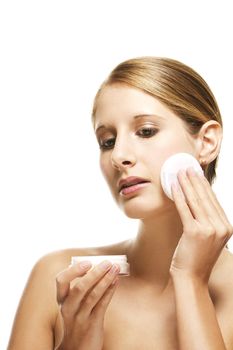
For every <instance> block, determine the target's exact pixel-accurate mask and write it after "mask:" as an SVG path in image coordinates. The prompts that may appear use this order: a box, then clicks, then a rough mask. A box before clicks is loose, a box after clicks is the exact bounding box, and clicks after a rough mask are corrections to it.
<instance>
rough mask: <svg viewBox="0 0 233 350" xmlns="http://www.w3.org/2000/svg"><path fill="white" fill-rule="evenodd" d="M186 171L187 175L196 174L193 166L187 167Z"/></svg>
mask: <svg viewBox="0 0 233 350" xmlns="http://www.w3.org/2000/svg"><path fill="white" fill-rule="evenodd" d="M187 173H188V174H189V175H192V176H196V175H197V172H196V171H195V170H194V168H193V167H190V168H188V169H187Z"/></svg>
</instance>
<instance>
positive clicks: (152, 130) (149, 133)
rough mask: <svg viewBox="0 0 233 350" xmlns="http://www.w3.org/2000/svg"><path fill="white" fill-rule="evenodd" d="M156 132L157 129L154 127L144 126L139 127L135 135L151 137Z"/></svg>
mask: <svg viewBox="0 0 233 350" xmlns="http://www.w3.org/2000/svg"><path fill="white" fill-rule="evenodd" d="M157 132H158V130H157V129H155V128H148V127H146V128H145V127H144V128H141V129H139V130H138V131H137V135H139V136H141V137H152V136H154V135H155V134H156V133H157Z"/></svg>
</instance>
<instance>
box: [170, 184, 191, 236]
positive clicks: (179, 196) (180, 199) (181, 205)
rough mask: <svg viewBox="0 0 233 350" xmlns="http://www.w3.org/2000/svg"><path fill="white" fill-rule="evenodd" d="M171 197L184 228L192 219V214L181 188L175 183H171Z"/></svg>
mask: <svg viewBox="0 0 233 350" xmlns="http://www.w3.org/2000/svg"><path fill="white" fill-rule="evenodd" d="M171 188H172V197H173V199H174V203H175V206H176V209H177V211H178V214H179V216H180V219H181V222H182V224H183V227H184V229H185V228H187V227H189V226H190V222H192V221H193V215H192V214H191V212H190V209H189V206H188V204H187V203H186V201H185V197H184V195H183V192H182V190H181V188H180V187H179V186H178V184H177V183H173V184H172V187H171Z"/></svg>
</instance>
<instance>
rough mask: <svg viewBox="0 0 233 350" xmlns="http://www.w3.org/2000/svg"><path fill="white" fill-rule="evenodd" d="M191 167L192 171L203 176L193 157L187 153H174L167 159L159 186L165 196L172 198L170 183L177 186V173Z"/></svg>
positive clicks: (162, 169)
mask: <svg viewBox="0 0 233 350" xmlns="http://www.w3.org/2000/svg"><path fill="white" fill-rule="evenodd" d="M189 167H193V168H194V170H196V171H197V172H199V173H201V174H203V170H202V168H201V166H200V164H199V162H198V161H197V159H196V158H195V157H193V156H192V155H191V154H189V153H176V154H174V155H172V156H171V157H169V158H168V159H167V160H166V161H165V162H164V164H163V166H162V168H161V173H160V180H161V185H162V188H163V190H164V192H165V193H166V195H167V196H168V197H169V198H170V199H172V200H173V198H172V190H171V185H172V183H177V184H178V179H177V173H178V171H179V170H181V169H183V170H186V169H187V168H189Z"/></svg>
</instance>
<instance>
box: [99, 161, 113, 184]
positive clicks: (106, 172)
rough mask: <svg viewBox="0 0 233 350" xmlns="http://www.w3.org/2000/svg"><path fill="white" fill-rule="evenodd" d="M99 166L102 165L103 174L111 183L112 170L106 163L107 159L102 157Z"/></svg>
mask: <svg viewBox="0 0 233 350" xmlns="http://www.w3.org/2000/svg"><path fill="white" fill-rule="evenodd" d="M99 165H100V169H101V172H102V174H103V176H104V178H105V180H106V181H107V182H108V183H109V181H110V176H111V170H110V166H109V163H108V162H107V161H106V159H104V158H102V157H100V160H99Z"/></svg>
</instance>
